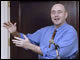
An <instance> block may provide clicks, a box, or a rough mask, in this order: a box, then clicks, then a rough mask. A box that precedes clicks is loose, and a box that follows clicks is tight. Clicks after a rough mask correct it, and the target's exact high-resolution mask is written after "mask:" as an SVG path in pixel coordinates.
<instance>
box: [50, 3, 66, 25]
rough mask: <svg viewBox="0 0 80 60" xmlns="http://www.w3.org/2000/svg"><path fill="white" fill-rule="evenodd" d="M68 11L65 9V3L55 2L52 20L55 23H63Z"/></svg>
mask: <svg viewBox="0 0 80 60" xmlns="http://www.w3.org/2000/svg"><path fill="white" fill-rule="evenodd" d="M67 15H68V13H67V11H66V10H65V7H64V5H62V4H55V5H53V6H52V9H51V18H52V22H53V23H54V24H55V25H61V24H63V23H64V22H65V20H66V18H67Z"/></svg>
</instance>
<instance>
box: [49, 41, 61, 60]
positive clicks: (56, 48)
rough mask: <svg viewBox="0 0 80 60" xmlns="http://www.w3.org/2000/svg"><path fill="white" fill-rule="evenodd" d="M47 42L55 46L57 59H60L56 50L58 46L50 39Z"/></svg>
mask: <svg viewBox="0 0 80 60" xmlns="http://www.w3.org/2000/svg"><path fill="white" fill-rule="evenodd" d="M49 42H50V43H51V44H53V45H54V46H55V50H56V55H57V59H60V56H59V52H58V48H59V46H58V45H56V44H55V43H54V41H52V40H50V41H49Z"/></svg>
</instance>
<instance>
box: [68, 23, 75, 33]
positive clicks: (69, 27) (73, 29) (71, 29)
mask: <svg viewBox="0 0 80 60" xmlns="http://www.w3.org/2000/svg"><path fill="white" fill-rule="evenodd" d="M67 30H68V31H72V32H76V29H75V28H74V26H72V25H71V24H67Z"/></svg>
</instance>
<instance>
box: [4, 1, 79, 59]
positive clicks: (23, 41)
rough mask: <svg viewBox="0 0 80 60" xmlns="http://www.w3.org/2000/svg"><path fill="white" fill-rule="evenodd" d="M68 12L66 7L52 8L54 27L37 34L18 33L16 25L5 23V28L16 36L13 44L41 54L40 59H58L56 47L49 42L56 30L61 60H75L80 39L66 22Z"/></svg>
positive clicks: (59, 5) (45, 28)
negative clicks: (79, 39)
mask: <svg viewBox="0 0 80 60" xmlns="http://www.w3.org/2000/svg"><path fill="white" fill-rule="evenodd" d="M67 16H68V12H67V11H66V9H65V7H64V5H62V4H59V3H58V4H55V5H53V6H52V8H51V18H52V22H53V23H54V25H51V26H46V27H44V28H41V29H39V30H37V31H36V32H35V33H33V34H30V33H28V34H27V35H24V34H22V33H18V32H17V31H16V23H15V24H12V23H11V22H8V23H4V27H5V28H7V29H8V31H9V32H10V33H11V34H12V35H13V36H14V38H15V39H13V40H12V41H13V43H14V44H15V45H16V46H18V47H23V48H25V49H30V50H32V51H33V52H35V53H38V54H39V58H40V59H56V58H57V56H56V50H55V46H54V45H53V44H51V47H50V48H49V44H50V43H49V41H50V40H51V37H52V35H53V33H54V30H55V29H56V31H57V32H56V35H55V38H54V42H55V43H56V44H57V45H58V46H59V49H58V52H59V56H60V58H61V59H74V58H75V57H76V52H77V51H78V37H77V32H76V30H75V29H74V28H73V27H72V26H71V25H69V24H67V22H66V18H67Z"/></svg>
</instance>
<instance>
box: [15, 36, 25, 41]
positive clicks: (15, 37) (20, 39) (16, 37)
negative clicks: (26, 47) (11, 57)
mask: <svg viewBox="0 0 80 60" xmlns="http://www.w3.org/2000/svg"><path fill="white" fill-rule="evenodd" d="M14 38H15V39H17V40H24V39H21V38H19V37H14Z"/></svg>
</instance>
